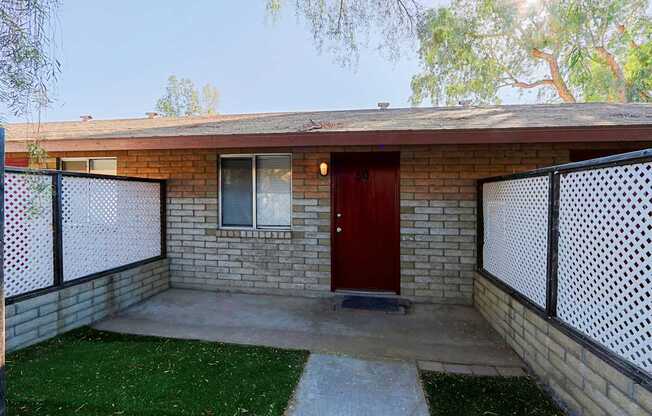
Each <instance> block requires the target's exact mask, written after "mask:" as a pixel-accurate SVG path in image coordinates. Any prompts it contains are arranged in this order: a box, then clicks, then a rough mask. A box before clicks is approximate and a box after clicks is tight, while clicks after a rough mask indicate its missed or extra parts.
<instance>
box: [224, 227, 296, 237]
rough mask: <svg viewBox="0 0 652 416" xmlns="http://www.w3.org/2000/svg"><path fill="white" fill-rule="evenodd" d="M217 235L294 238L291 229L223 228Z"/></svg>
mask: <svg viewBox="0 0 652 416" xmlns="http://www.w3.org/2000/svg"><path fill="white" fill-rule="evenodd" d="M216 235H217V237H231V238H270V239H276V240H279V239H284V240H289V239H291V238H292V231H291V230H251V229H240V230H238V229H229V228H221V229H218V230H217V233H216Z"/></svg>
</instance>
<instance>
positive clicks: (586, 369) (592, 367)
mask: <svg viewBox="0 0 652 416" xmlns="http://www.w3.org/2000/svg"><path fill="white" fill-rule="evenodd" d="M474 303H475V307H476V308H477V309H478V310H479V311H480V313H481V314H482V315H483V316H484V317H485V318H486V319H487V321H489V323H490V324H491V326H492V327H494V329H496V330H497V331H498V333H500V335H501V336H502V337H503V338H504V339H505V340H506V341H507V343H508V344H509V345H510V346H511V347H512V348H514V350H515V351H516V353H517V354H518V355H519V356H520V357H521V358H522V359H523V361H524V362H525V363H527V364H528V365H529V366H530V368H531V369H532V371H533V372H534V374H536V375H537V376H538V377H539V378H540V379H541V380H542V381H543V383H544V384H545V385H546V386H547V387H548V388H549V389H550V390H551V392H552V393H553V395H554V396H556V398H557V399H558V400H560V401H561V402H562V403H563V404H564V405H566V406H567V407H568V409H569V410H570V412H571V414H573V415H581V416H589V415H590V416H607V415H622V416H643V415H650V414H652V392H650V391H649V390H646V389H645V388H644V387H642V386H641V385H640V384H637V383H635V382H634V381H633V380H632V379H630V378H629V377H627V376H626V375H624V374H623V373H621V372H620V371H618V370H617V369H615V368H614V367H612V366H610V365H609V364H607V363H606V362H605V361H603V360H601V359H600V358H598V357H597V356H596V355H594V354H593V353H591V352H590V351H589V350H587V349H586V348H583V347H582V346H581V345H580V344H578V343H577V342H575V341H574V340H573V339H571V338H569V337H568V336H566V335H565V334H563V333H562V332H560V331H559V330H558V329H556V328H555V327H553V326H552V325H551V324H549V323H548V322H547V321H546V320H545V319H543V318H541V317H540V316H539V315H537V314H535V313H534V312H532V311H530V310H529V309H527V308H526V307H524V306H523V305H522V304H521V303H520V302H518V301H517V300H516V299H514V298H512V297H511V296H509V295H508V294H507V293H505V292H503V291H502V290H500V289H499V288H498V287H496V286H495V285H493V284H492V283H491V282H490V281H489V280H487V279H486V278H484V277H483V276H481V275H479V274H476V277H475V285H474Z"/></svg>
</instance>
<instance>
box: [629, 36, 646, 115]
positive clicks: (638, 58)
mask: <svg viewBox="0 0 652 416" xmlns="http://www.w3.org/2000/svg"><path fill="white" fill-rule="evenodd" d="M625 79H626V82H627V85H628V93H629V97H628V99H629V100H630V101H646V102H652V41H649V42H647V43H646V44H644V45H641V46H639V47H638V48H636V49H632V50H630V51H629V53H628V55H627V62H626V63H625Z"/></svg>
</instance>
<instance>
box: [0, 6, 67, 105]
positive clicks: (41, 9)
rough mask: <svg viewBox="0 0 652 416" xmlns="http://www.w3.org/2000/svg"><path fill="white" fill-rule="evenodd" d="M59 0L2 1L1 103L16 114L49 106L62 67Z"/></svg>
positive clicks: (0, 11) (0, 47) (0, 50)
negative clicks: (57, 49)
mask: <svg viewBox="0 0 652 416" xmlns="http://www.w3.org/2000/svg"><path fill="white" fill-rule="evenodd" d="M58 6H59V1H58V0H12V1H2V2H0V103H1V104H2V105H3V107H4V108H6V110H8V111H10V112H11V113H13V114H14V115H25V114H28V113H29V112H30V110H32V109H33V108H34V105H36V106H37V107H38V108H40V107H43V106H46V105H47V104H48V103H49V102H50V100H49V98H48V87H49V86H50V84H51V82H53V81H54V80H55V79H56V76H57V75H58V73H59V69H60V65H59V62H58V61H57V60H56V58H55V48H54V43H53V39H54V32H55V29H56V25H55V22H56V19H54V17H55V13H56V10H57V8H58Z"/></svg>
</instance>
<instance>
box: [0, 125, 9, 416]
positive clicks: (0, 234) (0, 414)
mask: <svg viewBox="0 0 652 416" xmlns="http://www.w3.org/2000/svg"><path fill="white" fill-rule="evenodd" d="M4 172H5V130H4V129H3V128H2V127H0V193H1V195H0V239H1V240H2V242H3V244H0V264H1V265H2V267H0V416H4V415H5V414H7V412H6V404H5V286H4V284H5V280H4V241H5V239H4V200H5V191H4V183H5V181H4Z"/></svg>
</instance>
